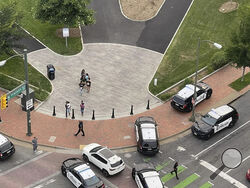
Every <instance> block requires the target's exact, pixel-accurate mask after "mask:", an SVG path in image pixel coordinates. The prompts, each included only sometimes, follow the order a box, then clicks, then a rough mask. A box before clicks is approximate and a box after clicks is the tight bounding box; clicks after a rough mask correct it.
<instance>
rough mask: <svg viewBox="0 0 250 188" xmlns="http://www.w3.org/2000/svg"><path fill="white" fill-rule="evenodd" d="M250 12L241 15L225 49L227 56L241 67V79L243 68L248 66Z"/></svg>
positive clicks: (249, 61)
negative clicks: (238, 23)
mask: <svg viewBox="0 0 250 188" xmlns="http://www.w3.org/2000/svg"><path fill="white" fill-rule="evenodd" d="M249 33H250V14H247V15H246V14H245V16H243V17H242V19H241V22H240V26H239V28H238V29H237V30H236V31H235V32H233V34H232V36H231V45H230V46H229V47H228V48H227V49H226V56H227V58H228V59H229V60H230V61H232V62H233V63H234V64H236V67H237V68H243V70H242V78H241V81H244V75H245V68H246V67H250V35H249Z"/></svg>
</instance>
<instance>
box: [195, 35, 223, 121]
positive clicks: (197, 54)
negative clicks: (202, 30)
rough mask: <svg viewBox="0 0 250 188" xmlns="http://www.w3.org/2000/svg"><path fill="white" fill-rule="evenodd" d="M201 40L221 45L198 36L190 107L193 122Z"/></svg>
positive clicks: (219, 47)
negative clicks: (192, 95)
mask: <svg viewBox="0 0 250 188" xmlns="http://www.w3.org/2000/svg"><path fill="white" fill-rule="evenodd" d="M201 42H208V43H211V44H213V46H214V47H216V48H218V49H221V48H222V45H220V44H218V43H216V42H212V41H210V40H200V37H199V38H198V44H197V49H196V66H195V80H194V100H193V101H194V103H193V109H192V116H191V121H193V122H195V102H196V98H197V92H196V85H197V74H198V65H199V56H200V44H201Z"/></svg>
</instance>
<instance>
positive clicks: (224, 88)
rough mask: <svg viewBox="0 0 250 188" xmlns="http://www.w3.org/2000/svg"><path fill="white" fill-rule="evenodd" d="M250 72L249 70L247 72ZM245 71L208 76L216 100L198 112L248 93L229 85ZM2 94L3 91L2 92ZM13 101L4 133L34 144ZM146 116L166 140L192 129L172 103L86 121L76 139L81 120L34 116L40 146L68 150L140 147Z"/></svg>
mask: <svg viewBox="0 0 250 188" xmlns="http://www.w3.org/2000/svg"><path fill="white" fill-rule="evenodd" d="M246 72H249V69H247V70H246ZM241 73H242V71H241V70H240V69H235V68H233V67H231V66H227V67H226V68H224V69H222V70H220V71H219V72H217V73H215V74H214V75H212V76H210V77H208V78H207V79H205V80H204V82H206V83H208V84H209V85H210V86H211V87H212V88H213V95H212V97H211V98H210V99H209V100H207V101H204V102H202V103H201V104H200V105H198V107H197V108H196V111H197V112H205V111H207V110H209V109H210V108H211V107H213V106H218V105H220V104H221V103H228V102H230V101H231V100H233V99H234V98H236V97H238V96H239V95H240V94H242V93H244V92H246V91H248V90H249V89H250V86H248V87H246V88H245V89H243V90H242V91H241V92H236V91H234V90H233V89H231V88H230V87H229V86H228V84H229V83H231V82H232V81H234V80H236V79H237V78H239V77H240V76H241ZM0 94H1V95H2V94H3V92H0ZM15 100H16V99H12V100H11V101H10V102H9V107H8V108H7V109H6V110H2V111H0V116H1V118H2V123H0V132H3V133H4V134H7V135H9V136H12V137H15V138H18V139H21V140H25V141H29V142H30V141H31V139H32V137H28V136H26V130H27V128H26V113H24V112H23V111H22V110H21V108H20V106H19V105H18V104H17V103H16V102H15ZM142 115H149V116H153V117H154V118H155V119H156V121H157V122H158V124H159V134H160V138H161V139H163V138H166V137H169V136H172V135H175V134H178V133H180V132H182V131H184V130H186V129H188V128H189V127H190V126H191V122H189V120H188V119H189V117H190V115H191V113H181V112H177V111H176V110H174V109H172V108H171V106H170V102H166V103H164V104H163V105H161V106H159V107H156V108H154V109H151V110H148V111H146V112H144V113H141V114H138V115H134V116H129V117H124V118H118V119H110V120H94V121H91V120H89V121H84V130H85V135H86V136H85V137H82V136H81V135H80V134H79V135H78V136H77V137H75V136H74V135H73V134H74V133H75V132H76V131H77V129H78V121H76V120H71V119H64V118H56V117H50V116H47V115H44V114H41V113H39V112H35V111H33V112H32V113H31V125H32V133H33V135H34V136H36V137H38V143H39V144H44V145H50V146H61V147H67V148H79V146H80V145H86V144H89V143H92V142H97V143H100V144H102V145H106V146H108V147H111V148H114V147H125V146H132V145H135V144H136V141H135V132H134V127H133V126H134V124H133V123H134V121H135V119H136V118H137V117H139V116H142ZM51 136H54V137H56V139H55V140H54V142H50V141H49V139H50V138H51Z"/></svg>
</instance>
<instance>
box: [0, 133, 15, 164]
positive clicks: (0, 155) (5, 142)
mask: <svg viewBox="0 0 250 188" xmlns="http://www.w3.org/2000/svg"><path fill="white" fill-rule="evenodd" d="M14 153H15V146H14V145H13V143H12V142H11V141H10V140H9V139H8V138H6V137H5V136H4V135H2V134H0V160H3V159H6V158H8V157H10V156H11V155H13V154H14Z"/></svg>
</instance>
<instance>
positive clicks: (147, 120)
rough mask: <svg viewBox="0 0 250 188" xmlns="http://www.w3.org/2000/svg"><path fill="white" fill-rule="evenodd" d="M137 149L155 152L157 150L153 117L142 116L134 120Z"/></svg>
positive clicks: (150, 152) (156, 136)
mask: <svg viewBox="0 0 250 188" xmlns="http://www.w3.org/2000/svg"><path fill="white" fill-rule="evenodd" d="M135 134H136V141H137V151H139V152H141V153H143V154H156V153H157V152H158V151H159V148H160V146H159V141H158V139H159V138H158V131H157V123H156V121H155V120H154V118H153V117H149V116H142V117H139V118H138V119H137V120H136V121H135Z"/></svg>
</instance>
